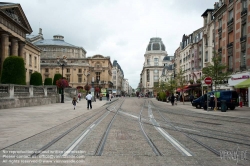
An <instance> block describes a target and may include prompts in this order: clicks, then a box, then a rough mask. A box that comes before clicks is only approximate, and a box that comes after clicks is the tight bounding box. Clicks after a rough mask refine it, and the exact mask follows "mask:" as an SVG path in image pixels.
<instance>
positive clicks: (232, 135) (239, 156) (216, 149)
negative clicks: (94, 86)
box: [0, 97, 250, 166]
mask: <svg viewBox="0 0 250 166" xmlns="http://www.w3.org/2000/svg"><path fill="white" fill-rule="evenodd" d="M62 105H63V108H62ZM27 110H29V111H27ZM31 110H32V111H33V112H31ZM22 111H23V114H22V113H21V112H22ZM11 117H13V119H11ZM41 119H42V120H41ZM0 120H1V121H0V124H1V125H0V126H1V127H0V133H1V139H0V156H1V164H0V165H176V166H177V165H178V166H179V165H197V166H200V165H205V166H211V165H226V166H228V165H249V157H250V155H249V150H250V143H249V142H250V129H249V124H250V113H249V110H247V108H236V109H235V110H228V111H227V112H220V111H205V110H203V109H196V108H194V107H192V106H191V104H190V103H189V102H186V103H185V104H184V105H183V103H180V102H179V103H178V104H177V105H175V106H172V105H171V104H170V103H166V102H161V101H157V100H156V99H155V98H136V97H121V98H114V99H113V100H112V101H111V102H110V101H106V100H102V101H99V100H98V101H96V102H93V109H92V110H87V108H86V101H85V100H82V101H79V103H78V105H77V109H76V110H73V108H72V105H71V104H70V101H66V102H65V103H64V104H61V103H57V104H51V105H45V106H37V107H27V108H25V107H23V108H18V109H5V110H0ZM36 122H37V123H36Z"/></svg>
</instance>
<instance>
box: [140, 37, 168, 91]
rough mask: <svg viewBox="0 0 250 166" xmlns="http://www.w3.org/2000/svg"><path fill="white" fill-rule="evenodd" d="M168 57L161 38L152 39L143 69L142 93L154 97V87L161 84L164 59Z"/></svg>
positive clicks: (147, 49) (145, 55) (141, 75)
mask: <svg viewBox="0 0 250 166" xmlns="http://www.w3.org/2000/svg"><path fill="white" fill-rule="evenodd" d="M166 56H168V54H167V51H166V50H165V45H164V43H163V42H162V39H161V38H159V37H154V38H151V39H150V41H149V44H148V45H147V48H146V52H145V54H144V64H143V69H142V71H141V74H140V77H141V78H140V84H139V88H140V91H141V93H143V94H147V95H149V96H153V95H155V94H154V90H153V89H154V86H155V85H156V84H158V83H159V79H160V76H161V75H162V71H163V68H164V58H165V57H166Z"/></svg>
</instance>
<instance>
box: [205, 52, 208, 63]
mask: <svg viewBox="0 0 250 166" xmlns="http://www.w3.org/2000/svg"><path fill="white" fill-rule="evenodd" d="M205 62H208V52H207V51H206V54H205Z"/></svg>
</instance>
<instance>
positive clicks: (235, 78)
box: [228, 72, 250, 86]
mask: <svg viewBox="0 0 250 166" xmlns="http://www.w3.org/2000/svg"><path fill="white" fill-rule="evenodd" d="M249 78H250V73H249V72H247V73H241V74H233V75H231V78H229V79H228V85H229V86H235V85H237V84H239V83H241V82H242V81H245V80H246V79H249Z"/></svg>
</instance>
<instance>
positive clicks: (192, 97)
mask: <svg viewBox="0 0 250 166" xmlns="http://www.w3.org/2000/svg"><path fill="white" fill-rule="evenodd" d="M189 100H190V102H191V104H192V102H193V100H194V96H193V94H191V95H190V96H189Z"/></svg>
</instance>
